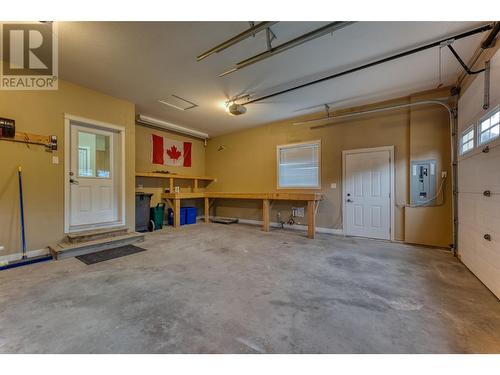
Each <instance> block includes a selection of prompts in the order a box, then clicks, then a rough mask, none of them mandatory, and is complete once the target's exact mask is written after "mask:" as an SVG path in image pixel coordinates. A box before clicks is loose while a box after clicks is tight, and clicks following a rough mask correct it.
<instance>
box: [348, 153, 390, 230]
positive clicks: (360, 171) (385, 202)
mask: <svg viewBox="0 0 500 375" xmlns="http://www.w3.org/2000/svg"><path fill="white" fill-rule="evenodd" d="M344 157H345V161H344V166H345V174H344V176H345V177H344V178H345V181H344V192H343V194H344V210H345V216H344V219H345V224H344V229H345V232H346V234H348V235H353V236H361V237H370V238H381V239H390V238H391V232H390V225H391V199H390V192H391V175H390V165H391V161H390V151H389V150H381V151H368V152H355V151H354V152H353V153H346V154H344Z"/></svg>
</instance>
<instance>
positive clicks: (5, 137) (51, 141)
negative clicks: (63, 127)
mask: <svg viewBox="0 0 500 375" xmlns="http://www.w3.org/2000/svg"><path fill="white" fill-rule="evenodd" d="M0 140H2V141H10V142H19V143H26V144H29V145H40V146H45V147H47V149H48V150H49V151H56V150H57V136H55V135H49V136H45V135H37V134H30V133H25V132H16V121H15V120H12V119H8V118H3V117H0Z"/></svg>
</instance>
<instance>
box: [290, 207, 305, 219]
mask: <svg viewBox="0 0 500 375" xmlns="http://www.w3.org/2000/svg"><path fill="white" fill-rule="evenodd" d="M292 216H293V217H304V207H292Z"/></svg>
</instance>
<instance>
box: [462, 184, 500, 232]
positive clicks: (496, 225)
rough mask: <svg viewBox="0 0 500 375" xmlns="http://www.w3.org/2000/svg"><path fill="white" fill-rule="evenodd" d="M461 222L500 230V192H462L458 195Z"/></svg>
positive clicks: (486, 228) (491, 229) (485, 228)
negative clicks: (489, 193) (487, 195)
mask: <svg viewBox="0 0 500 375" xmlns="http://www.w3.org/2000/svg"><path fill="white" fill-rule="evenodd" d="M458 221H459V223H464V224H469V225H475V226H479V227H481V228H483V229H484V230H486V231H497V230H500V194H494V195H492V196H490V197H485V196H484V195H482V194H472V193H461V194H459V196H458Z"/></svg>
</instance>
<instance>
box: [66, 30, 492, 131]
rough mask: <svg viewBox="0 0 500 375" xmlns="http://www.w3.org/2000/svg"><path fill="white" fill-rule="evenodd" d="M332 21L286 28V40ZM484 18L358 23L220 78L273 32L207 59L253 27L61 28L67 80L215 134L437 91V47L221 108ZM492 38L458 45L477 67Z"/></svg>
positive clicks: (280, 33) (449, 69) (448, 70)
mask: <svg viewBox="0 0 500 375" xmlns="http://www.w3.org/2000/svg"><path fill="white" fill-rule="evenodd" d="M326 23H327V22H280V23H278V24H276V25H274V26H273V27H272V30H273V31H274V33H275V34H276V35H277V38H278V39H277V40H276V41H275V42H274V45H278V44H281V43H283V42H285V41H287V40H289V39H291V38H294V37H296V36H299V35H301V34H303V33H305V32H308V31H311V30H313V29H316V28H318V27H320V26H322V25H324V24H326ZM480 24H481V23H478V22H358V23H355V24H353V25H350V26H348V27H346V28H344V29H342V30H340V31H337V32H335V33H334V34H333V35H332V34H329V35H326V36H323V37H321V38H318V39H316V40H313V41H311V42H308V43H306V44H303V45H301V46H298V47H296V48H293V49H291V50H288V51H286V52H283V53H281V54H278V55H276V56H273V57H271V58H269V59H267V60H264V61H262V62H259V63H257V64H255V65H252V66H250V67H247V68H245V69H243V70H240V71H237V72H235V73H233V74H230V75H227V76H225V77H222V78H221V77H218V74H219V73H221V72H223V71H225V70H227V69H228V68H230V67H232V66H233V65H234V64H235V63H237V62H239V61H241V60H243V59H245V58H248V57H251V56H253V55H255V54H257V53H260V52H262V51H264V50H265V48H266V41H265V32H261V33H259V34H257V35H256V37H251V38H249V39H247V40H245V41H243V42H241V43H239V44H237V45H235V46H233V47H231V48H229V49H226V50H225V51H223V52H221V53H218V54H215V55H212V56H210V57H208V58H207V59H205V60H202V61H200V62H197V61H196V56H197V55H199V54H200V53H202V52H204V51H205V50H207V49H209V48H211V47H214V46H215V45H217V44H219V43H221V42H223V41H225V40H226V39H229V38H230V37H232V36H234V35H236V34H238V33H240V32H242V31H243V30H245V29H247V28H248V23H246V22H62V23H59V53H60V59H59V70H60V76H61V78H62V79H65V80H68V81H72V82H75V83H78V84H81V85H83V86H86V87H89V88H92V89H95V90H98V91H101V92H104V93H107V94H110V95H113V96H116V97H119V98H123V99H127V100H129V101H131V102H134V103H135V104H136V106H137V107H136V108H137V113H141V114H145V115H149V116H152V117H156V118H159V119H161V120H164V121H169V122H173V123H176V124H179V125H183V126H187V127H191V128H193V129H198V130H202V131H205V132H207V133H209V135H210V136H215V135H219V134H222V133H228V132H234V131H237V130H239V129H243V128H247V127H251V126H256V125H260V124H263V123H266V122H270V121H274V120H281V119H286V118H290V117H295V116H298V115H302V114H306V113H310V112H317V111H319V110H321V108H322V105H323V104H324V103H330V104H333V105H332V108H342V107H346V106H351V105H358V104H364V103H368V102H372V101H378V100H385V99H389V98H393V97H398V96H403V95H408V94H410V93H414V92H417V91H421V90H427V89H431V88H434V87H436V86H437V85H438V51H439V49H438V48H434V49H430V50H427V51H423V52H420V53H418V54H415V55H411V56H408V57H405V58H402V59H399V60H396V61H392V62H389V63H386V64H383V65H379V66H376V67H374V68H371V69H368V70H364V71H360V72H357V73H354V74H350V75H346V76H343V77H340V78H337V79H334V80H330V81H326V82H323V83H320V84H316V85H313V86H309V87H307V88H304V89H300V90H296V91H293V92H290V93H287V94H284V95H281V96H277V97H273V98H271V99H269V100H265V101H263V102H260V103H255V104H250V105H248V107H247V109H248V111H247V113H246V114H245V115H242V116H237V117H235V116H229V115H228V114H227V113H226V112H225V111H224V109H223V107H222V106H221V104H222V103H223V102H224V101H225V100H227V99H228V98H230V97H233V96H235V95H238V94H246V93H251V94H253V95H254V96H261V95H263V94H266V93H269V92H273V91H275V90H278V89H282V88H286V87H290V86H291V85H293V84H295V83H297V82H304V81H306V80H309V79H311V78H319V77H321V76H324V75H327V74H329V73H334V72H338V71H342V70H344V69H346V68H349V67H352V66H356V65H359V64H362V63H364V62H368V61H371V60H375V59H377V58H380V57H384V56H386V55H389V54H393V53H396V52H400V51H402V50H406V49H408V48H411V47H414V46H418V45H420V44H423V43H425V42H430V41H434V40H436V39H438V38H443V37H446V36H448V35H451V34H456V33H458V32H462V31H465V30H469V29H471V28H474V27H477V26H478V25H480ZM483 36H484V35H482V34H478V35H475V36H472V37H469V38H466V39H462V40H459V41H456V42H455V43H454V47H455V49H456V50H457V51H458V53H459V54H460V55H461V57H462V58H463V60H464V61H468V60H469V58H470V57H471V56H472V54H473V52H474V50H475V49H476V48H477V46H478V45H479V43H480V40H481V39H482V37H483ZM460 69H461V68H460V66H459V65H458V62H457V61H456V60H455V59H454V58H453V56H452V55H451V53H450V52H449V51H448V50H447V49H443V50H442V72H443V80H442V81H443V83H444V84H445V85H447V84H452V83H453V81H454V79H455V78H456V76H457V74H458V73H459V72H460ZM171 94H175V95H178V96H180V97H183V98H185V99H188V100H190V101H192V102H194V103H196V104H198V107H196V108H194V109H191V110H188V111H180V110H177V109H174V108H172V107H168V106H166V105H164V104H161V103H159V102H158V100H161V99H168V97H169V96H170V95H171Z"/></svg>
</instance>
